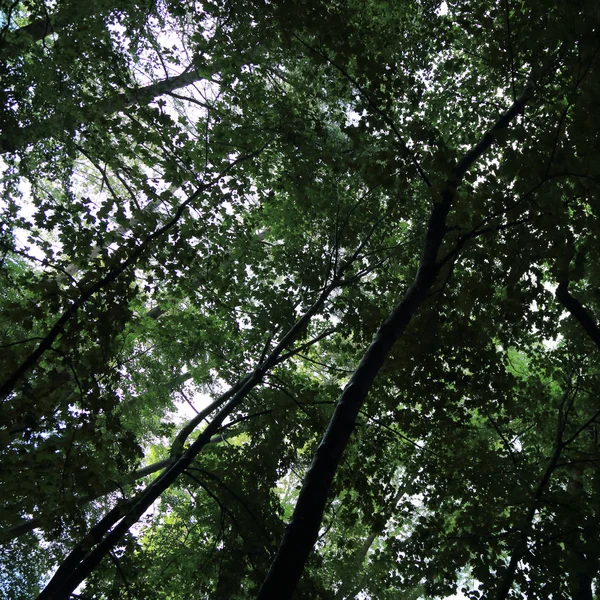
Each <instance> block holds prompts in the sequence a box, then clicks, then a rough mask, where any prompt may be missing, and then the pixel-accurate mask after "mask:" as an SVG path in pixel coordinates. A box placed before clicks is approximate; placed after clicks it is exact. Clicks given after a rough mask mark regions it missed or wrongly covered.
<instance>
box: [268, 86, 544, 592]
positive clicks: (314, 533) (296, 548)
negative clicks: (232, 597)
mask: <svg viewBox="0 0 600 600" xmlns="http://www.w3.org/2000/svg"><path fill="white" fill-rule="evenodd" d="M533 91H534V86H533V82H532V80H531V79H530V81H529V82H528V84H527V85H526V86H525V89H524V90H523V93H522V94H521V96H520V97H519V98H518V99H516V100H515V102H514V103H513V104H512V106H511V107H510V108H509V109H508V110H507V111H506V112H505V113H504V114H503V115H502V116H501V117H500V118H499V119H498V121H496V123H495V124H494V125H493V126H492V127H491V128H490V129H489V130H488V131H487V133H485V135H484V136H483V137H482V139H481V140H480V141H479V143H478V144H476V145H475V146H474V147H473V148H472V149H471V150H470V151H469V152H467V154H466V155H465V156H464V158H463V159H462V160H461V161H460V162H459V163H458V164H457V165H456V166H455V167H454V169H453V172H452V176H451V178H450V179H448V180H447V181H446V182H445V184H444V187H443V189H442V191H441V193H440V200H438V201H437V202H435V203H434V206H433V210H432V212H431V216H430V218H429V223H428V226H427V234H426V237H425V243H424V247H423V251H422V255H421V260H420V262H419V269H418V272H417V275H416V277H415V279H414V281H413V283H412V285H411V286H410V287H409V289H408V291H407V292H406V294H405V295H404V298H403V299H402V301H401V302H400V303H399V304H398V305H397V306H396V308H395V309H394V310H393V312H392V314H391V315H390V316H389V318H388V319H387V320H386V321H385V322H384V323H383V324H382V325H381V327H380V328H379V330H378V331H377V333H376V334H375V338H374V339H373V342H372V343H371V345H370V346H369V347H368V349H367V351H366V352H365V353H364V355H363V357H362V359H361V361H360V363H359V365H358V367H357V368H356V370H355V371H354V373H353V375H352V377H351V378H350V381H349V382H348V384H347V385H346V387H345V389H344V391H343V392H342V395H341V397H340V399H339V401H338V404H337V406H336V409H335V411H334V413H333V415H332V417H331V420H330V421H329V426H328V427H327V430H326V432H325V435H324V436H323V439H322V441H321V443H320V445H319V447H318V448H317V451H316V452H315V455H314V457H313V462H312V464H311V466H310V469H309V471H308V473H307V475H306V477H305V479H304V483H303V485H302V489H301V491H300V495H299V497H298V501H297V503H296V508H295V510H294V513H293V515H292V519H291V521H290V523H289V524H288V526H287V529H286V532H285V534H284V536H283V539H282V541H281V545H280V547H279V550H278V551H277V554H276V556H275V559H274V561H273V563H272V564H271V568H270V570H269V572H268V574H267V576H266V578H265V580H264V582H263V585H262V588H261V590H260V592H259V595H258V598H259V600H288V599H289V598H291V597H292V594H293V592H294V589H295V588H296V585H297V584H298V581H299V579H300V576H301V575H302V571H303V570H304V565H305V563H306V561H307V559H308V556H309V554H310V552H311V550H312V548H313V546H314V544H315V543H316V541H317V538H318V535H319V528H320V526H321V521H322V519H323V512H324V510H325V505H326V502H327V496H328V494H329V489H330V487H331V484H332V482H333V477H334V475H335V472H336V470H337V466H338V464H339V462H340V460H341V457H342V454H343V452H344V449H345V448H346V445H347V444H348V441H349V439H350V435H351V433H352V430H353V429H354V426H355V423H356V417H357V415H358V412H359V411H360V409H361V407H362V405H363V403H364V401H365V399H366V397H367V394H368V393H369V390H370V389H371V387H372V385H373V381H374V380H375V377H376V375H377V373H378V372H379V369H380V368H381V366H382V365H383V363H384V361H385V359H386V358H387V356H388V354H389V353H390V350H391V349H392V346H393V345H394V343H395V342H396V341H397V340H398V339H399V338H400V337H401V335H402V334H403V333H404V331H405V330H406V328H407V326H408V325H409V323H410V321H411V320H412V317H413V316H414V315H415V313H416V312H417V311H418V310H419V308H420V307H421V306H422V305H423V303H424V302H425V301H426V299H427V297H428V295H429V291H430V289H431V286H432V285H433V283H434V282H435V280H436V278H437V275H438V272H439V269H440V267H441V265H440V263H438V258H437V256H438V251H439V249H440V247H441V245H442V241H443V239H444V234H445V233H446V231H447V225H446V219H447V216H448V213H449V211H450V208H451V207H452V205H453V202H454V198H455V194H456V190H457V186H458V185H459V184H460V182H461V180H462V179H463V177H464V176H465V174H466V173H467V171H468V170H469V169H470V167H471V166H472V165H473V164H474V163H475V162H476V161H477V160H479V159H480V158H481V156H482V155H483V154H484V153H485V152H486V151H487V150H488V149H489V148H490V146H491V145H492V143H493V142H494V139H495V134H496V133H498V132H499V131H501V130H503V129H505V128H507V127H508V125H509V124H510V123H511V121H512V120H513V119H514V118H515V117H516V115H517V114H519V113H520V112H521V111H522V110H523V108H524V106H525V104H526V103H527V102H528V101H529V99H530V98H531V97H532V95H533ZM456 250H458V248H457V249H456Z"/></svg>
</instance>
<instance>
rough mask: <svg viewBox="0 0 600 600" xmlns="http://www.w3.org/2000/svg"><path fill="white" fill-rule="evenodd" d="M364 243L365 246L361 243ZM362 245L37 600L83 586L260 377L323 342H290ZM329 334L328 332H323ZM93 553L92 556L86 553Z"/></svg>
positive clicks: (88, 538)
mask: <svg viewBox="0 0 600 600" xmlns="http://www.w3.org/2000/svg"><path fill="white" fill-rule="evenodd" d="M363 243H364V242H363ZM363 243H361V244H359V246H358V249H357V250H356V251H355V252H354V254H353V255H352V257H351V258H350V259H349V260H348V261H345V262H343V263H342V264H340V265H339V267H338V269H337V271H336V272H335V273H334V276H333V279H332V281H331V282H330V283H329V284H328V285H326V286H325V287H324V288H323V289H322V291H321V293H320V295H319V297H318V298H317V299H316V300H315V302H314V303H313V304H312V305H311V306H310V307H309V308H308V309H307V311H306V312H305V313H304V314H303V315H302V316H301V317H300V318H299V319H298V320H297V321H296V322H295V323H294V325H293V326H292V327H291V328H290V329H289V330H288V331H287V333H286V334H285V335H284V336H283V337H282V338H281V340H280V341H279V343H278V344H277V345H276V346H275V348H274V349H273V350H272V351H271V352H270V353H269V355H268V356H266V357H265V358H264V359H262V360H261V362H260V364H259V365H258V366H257V367H256V368H255V369H254V371H253V372H252V373H250V374H249V375H247V376H246V377H244V378H242V379H241V380H240V381H239V382H238V383H237V384H235V385H234V386H232V387H231V388H230V389H229V390H228V391H227V392H225V393H224V394H223V395H221V396H220V397H219V398H217V399H216V400H215V401H214V402H213V403H212V404H211V405H210V406H209V407H207V408H206V409H205V410H204V411H202V412H201V413H200V414H199V415H197V416H196V417H194V418H193V419H192V420H191V421H190V422H189V423H188V425H186V426H185V427H184V428H183V429H182V430H181V432H180V434H179V435H178V436H177V437H176V439H175V442H174V443H173V446H172V449H171V457H172V458H173V459H174V462H173V463H172V465H171V466H170V467H169V468H167V469H166V470H165V471H164V472H163V473H162V474H161V475H160V476H159V477H158V478H157V479H155V480H154V481H153V482H152V483H151V484H150V485H149V486H148V487H147V488H146V489H145V490H144V491H142V492H141V493H140V494H139V495H138V496H137V497H135V498H133V499H131V500H128V501H126V502H125V503H124V504H123V505H121V506H116V507H115V508H113V509H112V510H111V511H110V512H109V513H107V515H106V516H105V517H104V518H103V519H102V520H101V521H100V522H99V523H98V524H97V525H96V526H95V527H94V528H93V529H92V530H91V531H90V532H89V533H88V535H87V536H86V537H85V538H84V540H83V541H82V542H81V543H80V544H79V545H78V546H77V547H75V548H74V549H73V550H72V551H71V553H70V554H69V556H68V557H67V558H66V559H65V561H64V562H63V564H62V565H61V566H60V567H59V569H58V571H57V572H56V573H55V574H54V577H53V578H52V580H51V581H50V582H49V583H48V585H47V586H46V588H45V589H44V590H43V591H42V593H41V594H40V595H39V596H38V600H49V599H52V600H59V599H63V598H64V599H68V598H70V597H71V594H72V593H73V591H74V590H75V589H76V588H77V586H78V585H79V584H80V583H81V582H82V581H84V580H85V579H86V578H87V577H88V576H89V575H90V573H91V572H92V571H93V570H94V569H95V568H96V566H97V565H98V564H99V563H100V561H101V560H102V559H103V558H104V557H105V556H106V555H107V554H109V552H110V551H111V550H112V548H113V547H114V546H115V545H116V544H117V543H118V542H119V541H120V540H121V539H122V537H123V536H124V535H125V534H126V533H127V532H128V531H129V529H130V528H131V526H132V525H134V524H135V523H137V522H138V521H139V519H140V518H141V517H142V515H143V514H144V513H145V512H146V510H148V508H149V507H150V506H151V505H152V503H153V502H154V501H155V500H157V499H158V498H159V497H160V496H161V494H162V493H163V492H164V491H165V490H167V489H168V488H169V487H170V486H171V484H172V483H173V482H174V481H175V480H176V479H177V478H178V477H179V475H181V474H182V473H183V472H184V471H185V470H186V469H187V468H188V467H189V466H190V465H191V464H192V462H193V461H194V460H195V459H196V457H197V456H198V455H199V454H200V452H201V451H202V449H203V448H204V447H205V446H206V445H207V444H209V443H210V442H211V440H212V439H213V436H215V435H217V434H218V433H219V430H220V429H221V427H222V424H223V421H224V420H225V419H226V418H227V417H228V416H229V415H230V414H231V413H232V412H233V411H234V410H235V409H236V408H237V407H238V406H240V404H241V403H242V402H243V401H244V399H245V398H246V396H247V395H248V394H249V392H250V391H252V390H253V389H254V388H255V387H256V386H257V385H259V384H260V383H261V382H262V380H263V378H264V376H265V375H266V374H267V373H268V372H269V371H270V370H271V369H273V368H274V367H276V366H277V365H279V364H281V363H282V362H283V361H285V360H287V359H288V358H290V357H291V356H294V355H295V354H296V353H297V352H299V351H302V350H303V349H305V348H306V347H307V344H310V343H314V341H317V340H319V339H321V338H322V337H323V334H321V335H319V336H317V337H316V338H314V339H313V340H312V342H307V343H304V344H301V345H300V346H299V347H297V348H292V345H293V344H294V342H295V341H296V340H297V339H298V338H299V337H300V336H301V335H302V333H303V332H304V331H306V328H307V327H308V325H309V323H310V321H311V319H312V318H313V317H314V316H315V315H316V314H318V313H319V312H320V310H321V308H322V306H323V305H324V304H325V302H326V301H327V299H328V298H329V296H330V295H331V293H332V292H333V291H334V290H336V289H338V288H339V287H341V286H343V285H345V284H346V281H345V280H344V278H343V277H344V274H345V273H346V271H347V270H348V269H349V267H350V266H351V265H352V264H353V263H354V262H355V261H356V260H357V259H358V258H359V253H360V250H361V248H362V246H363ZM327 331H328V332H331V330H327ZM217 409H219V410H218V412H217V414H216V415H215V416H214V417H213V419H212V421H211V422H210V423H209V424H208V425H207V427H206V428H205V429H204V431H203V432H202V433H201V434H200V435H199V437H198V438H197V439H196V440H195V441H194V442H193V443H192V444H191V445H190V447H189V448H188V449H187V450H186V451H185V452H184V451H183V446H184V443H185V441H186V439H187V437H188V436H189V435H190V434H191V433H192V431H193V430H194V428H195V427H197V426H198V425H199V424H200V423H201V421H202V420H203V419H204V418H206V417H208V416H209V415H210V414H211V413H213V412H214V411H215V410H217ZM90 548H93V549H92V550H89V549H90Z"/></svg>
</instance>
